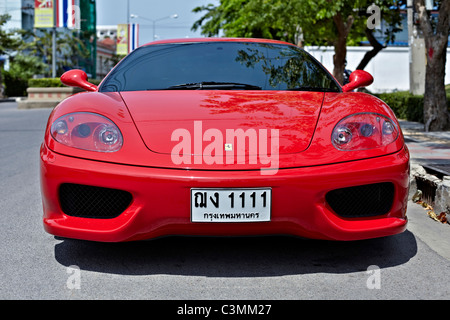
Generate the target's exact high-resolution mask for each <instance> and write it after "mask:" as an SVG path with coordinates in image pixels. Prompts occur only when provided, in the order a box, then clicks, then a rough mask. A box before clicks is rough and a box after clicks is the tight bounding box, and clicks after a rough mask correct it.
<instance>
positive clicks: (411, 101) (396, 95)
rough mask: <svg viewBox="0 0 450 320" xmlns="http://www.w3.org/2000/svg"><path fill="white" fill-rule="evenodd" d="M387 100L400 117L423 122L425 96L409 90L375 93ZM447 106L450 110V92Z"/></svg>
mask: <svg viewBox="0 0 450 320" xmlns="http://www.w3.org/2000/svg"><path fill="white" fill-rule="evenodd" d="M373 95H374V96H376V97H378V98H380V99H381V100H383V101H384V102H386V103H387V104H388V105H389V107H391V109H392V111H394V113H395V115H396V116H397V118H399V119H404V120H408V121H416V122H421V123H423V96H422V95H420V96H416V95H413V94H411V93H410V92H408V91H399V92H392V93H379V94H373ZM447 107H448V110H449V112H450V94H447Z"/></svg>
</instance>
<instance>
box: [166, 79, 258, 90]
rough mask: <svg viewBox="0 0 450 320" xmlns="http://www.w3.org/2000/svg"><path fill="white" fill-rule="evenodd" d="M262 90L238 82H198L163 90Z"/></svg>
mask: <svg viewBox="0 0 450 320" xmlns="http://www.w3.org/2000/svg"><path fill="white" fill-rule="evenodd" d="M214 89H216V90H235V89H240V90H262V88H261V87H258V86H255V85H252V84H247V83H238V82H214V81H208V82H197V83H184V84H178V85H175V86H170V87H168V88H166V89H163V90H214Z"/></svg>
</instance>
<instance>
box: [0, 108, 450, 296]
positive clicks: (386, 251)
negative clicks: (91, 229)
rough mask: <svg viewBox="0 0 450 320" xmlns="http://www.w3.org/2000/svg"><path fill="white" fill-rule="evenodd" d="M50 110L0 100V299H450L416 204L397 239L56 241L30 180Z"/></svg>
mask: <svg viewBox="0 0 450 320" xmlns="http://www.w3.org/2000/svg"><path fill="white" fill-rule="evenodd" d="M49 113H50V110H48V109H41V110H17V109H16V104H15V103H0V168H1V169H0V170H1V171H0V194H1V197H0V210H1V214H0V219H1V232H0V244H1V247H0V257H1V260H0V274H1V276H0V279H1V286H0V299H6V300H9V299H19V300H22V299H63V300H65V299H152V300H166V299H167V300H173V299H181V300H184V299H193V300H197V299H207V300H209V299H213V300H215V299H225V300H228V299H232V300H247V299H256V300H259V299H268V300H279V299H283V300H284V299H286V300H293V299H294V300H297V299H427V300H428V299H429V300H435V299H449V298H450V284H449V283H450V282H449V275H450V263H449V260H450V225H448V224H447V225H442V224H440V223H437V222H435V221H433V220H431V219H430V218H428V217H427V216H426V212H425V211H424V210H423V209H422V208H421V207H419V206H418V205H415V204H411V205H410V207H409V210H408V215H409V219H410V223H409V226H408V230H407V231H406V232H404V233H403V234H400V235H396V236H392V237H387V238H381V239H374V240H366V241H356V242H346V243H341V242H328V241H312V240H304V239H298V238H293V237H250V238H191V237H169V238H162V239H156V240H151V241H145V242H135V243H125V244H102V243H92V242H83V241H76V240H65V239H59V238H55V237H54V236H51V235H49V234H47V233H45V231H44V230H43V227H42V220H41V219H42V208H41V199H40V189H39V176H38V164H39V146H40V143H41V141H42V138H43V131H44V128H45V125H46V121H47V117H48V115H49Z"/></svg>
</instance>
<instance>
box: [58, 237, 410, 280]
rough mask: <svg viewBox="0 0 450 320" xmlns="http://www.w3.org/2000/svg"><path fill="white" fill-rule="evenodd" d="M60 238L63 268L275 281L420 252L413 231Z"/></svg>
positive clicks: (396, 260) (393, 261)
mask: <svg viewBox="0 0 450 320" xmlns="http://www.w3.org/2000/svg"><path fill="white" fill-rule="evenodd" d="M57 239H58V238H57ZM59 240H60V242H59V243H57V244H56V245H55V257H56V260H57V261H58V262H59V263H60V264H62V265H64V266H67V267H69V266H78V267H79V268H80V269H81V270H87V271H95V272H101V273H108V274H122V275H156V274H159V275H161V274H164V275H186V276H205V277H273V276H282V275H297V274H309V273H351V272H358V271H366V270H367V269H368V267H369V266H372V265H376V266H378V267H380V268H388V267H392V266H396V265H401V264H404V263H406V262H408V261H409V260H410V259H411V258H412V257H414V256H415V255H416V253H417V243H416V239H415V237H414V235H413V234H412V233H411V232H409V231H405V232H404V233H402V234H399V235H395V236H390V237H385V238H379V239H371V240H363V241H354V242H334V241H319V240H305V239H300V238H296V237H285V236H265V237H237V238H236V237H232V238H226V237H218V238H216V237H179V236H177V237H165V238H159V239H154V240H149V241H142V242H130V243H118V244H111V243H96V242H86V241H78V240H68V239H59Z"/></svg>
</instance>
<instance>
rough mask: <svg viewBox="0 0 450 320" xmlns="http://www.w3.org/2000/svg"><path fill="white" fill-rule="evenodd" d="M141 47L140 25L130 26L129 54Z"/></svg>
mask: <svg viewBox="0 0 450 320" xmlns="http://www.w3.org/2000/svg"><path fill="white" fill-rule="evenodd" d="M138 47H139V25H138V24H135V23H133V24H130V25H129V26H128V53H130V52H132V51H134V50H136V49H137V48H138Z"/></svg>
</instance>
